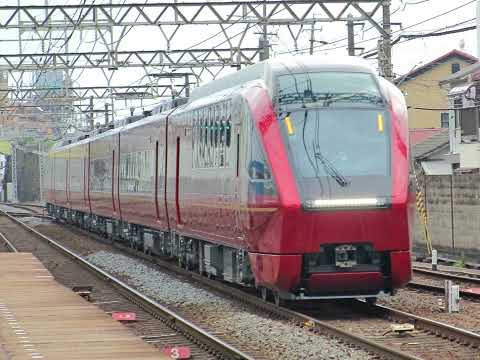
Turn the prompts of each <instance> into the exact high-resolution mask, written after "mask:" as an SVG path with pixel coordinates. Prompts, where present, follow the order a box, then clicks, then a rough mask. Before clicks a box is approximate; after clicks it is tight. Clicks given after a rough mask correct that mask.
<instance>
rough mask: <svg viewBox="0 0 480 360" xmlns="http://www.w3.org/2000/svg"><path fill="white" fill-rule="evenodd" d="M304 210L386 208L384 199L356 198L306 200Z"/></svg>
mask: <svg viewBox="0 0 480 360" xmlns="http://www.w3.org/2000/svg"><path fill="white" fill-rule="evenodd" d="M303 206H304V208H305V209H309V210H315V209H336V208H340V209H345V208H347V209H349V208H378V207H385V206H387V200H386V199H385V198H358V199H318V200H307V201H305V202H304V204H303Z"/></svg>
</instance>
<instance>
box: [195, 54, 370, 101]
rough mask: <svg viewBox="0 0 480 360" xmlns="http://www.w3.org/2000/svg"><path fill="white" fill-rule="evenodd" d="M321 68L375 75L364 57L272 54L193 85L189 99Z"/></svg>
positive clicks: (269, 81) (268, 82)
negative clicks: (259, 60)
mask: <svg viewBox="0 0 480 360" xmlns="http://www.w3.org/2000/svg"><path fill="white" fill-rule="evenodd" d="M322 70H323V71H325V70H327V71H335V70H339V71H351V72H367V73H371V74H374V75H375V71H374V69H373V68H372V67H371V66H370V64H369V63H368V62H367V61H366V60H364V59H362V58H358V57H354V56H319V55H308V56H305V55H304V56H288V57H276V58H273V59H268V60H265V61H262V62H259V63H257V64H254V65H251V66H248V67H246V68H244V69H242V70H239V71H237V72H234V73H232V74H229V75H226V76H224V77H222V78H220V79H217V80H214V81H211V82H209V83H207V84H205V85H202V86H200V87H198V88H196V89H194V90H193V91H192V95H191V97H190V101H194V100H197V99H200V98H202V97H207V96H210V95H212V94H214V93H217V92H220V91H222V90H225V89H228V88H233V87H235V86H238V85H240V84H244V83H247V82H250V81H253V80H264V81H265V83H266V84H267V86H268V85H269V84H270V83H271V82H272V78H273V77H274V76H276V75H281V74H288V73H290V72H314V71H322Z"/></svg>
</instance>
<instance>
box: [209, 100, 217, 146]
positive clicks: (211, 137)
mask: <svg viewBox="0 0 480 360" xmlns="http://www.w3.org/2000/svg"><path fill="white" fill-rule="evenodd" d="M215 115H216V111H215V107H213V106H212V113H211V116H210V129H209V130H210V147H213V126H214V125H213V124H214V121H215Z"/></svg>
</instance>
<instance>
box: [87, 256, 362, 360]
mask: <svg viewBox="0 0 480 360" xmlns="http://www.w3.org/2000/svg"><path fill="white" fill-rule="evenodd" d="M86 258H87V260H88V261H90V262H92V263H94V264H96V265H98V266H100V267H102V268H104V269H105V270H107V271H109V272H111V273H114V274H115V275H119V276H121V277H122V278H124V279H126V281H127V282H128V283H129V284H130V285H132V286H134V287H136V288H137V289H139V290H140V291H141V292H143V293H145V294H147V295H148V296H150V297H152V298H153V299H155V300H157V301H159V302H160V303H162V304H164V305H167V306H169V307H172V308H175V309H176V310H177V311H180V312H181V313H183V314H184V315H186V316H187V317H188V318H189V319H192V317H194V320H195V321H196V322H200V323H202V324H203V323H206V324H208V326H209V327H210V328H213V329H215V332H216V333H225V334H228V336H231V337H233V338H236V339H238V340H240V341H242V342H243V343H248V344H249V345H250V347H251V348H252V349H256V350H258V351H261V352H262V353H264V354H265V355H267V356H268V357H270V358H271V359H319V360H322V359H329V360H333V359H339V360H340V359H342V360H343V359H369V358H371V356H370V355H369V354H368V353H366V352H364V351H362V350H356V349H352V348H350V347H348V346H346V345H344V344H341V343H340V342H338V341H336V340H333V339H329V338H326V337H323V336H319V335H316V334H313V333H311V332H309V331H308V330H305V329H303V328H300V327H298V326H295V325H294V324H290V323H288V322H286V321H282V320H272V319H269V318H267V317H263V316H261V315H259V314H255V313H254V311H252V310H248V309H247V308H246V307H245V306H243V305H239V304H236V303H235V302H233V301H230V300H228V299H225V298H222V297H221V296H217V295H215V294H212V293H210V292H208V291H206V290H204V289H201V288H197V287H195V286H193V285H191V284H189V283H187V282H185V281H182V280H181V279H179V278H177V277H174V276H172V275H169V274H165V273H162V272H160V271H159V270H157V269H154V268H152V267H150V266H148V265H146V264H145V263H143V262H142V261H141V260H137V259H134V258H130V257H128V256H124V255H121V254H115V253H110V252H107V251H99V252H97V253H94V254H91V255H89V256H87V257H86Z"/></svg>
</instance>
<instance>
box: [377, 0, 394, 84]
mask: <svg viewBox="0 0 480 360" xmlns="http://www.w3.org/2000/svg"><path fill="white" fill-rule="evenodd" d="M382 9H383V30H384V31H385V33H384V34H383V38H382V46H381V54H379V55H380V56H379V60H380V59H382V58H383V59H382V60H383V61H382V62H381V64H380V68H381V69H382V73H383V76H384V77H385V78H386V79H387V80H389V81H392V80H393V67H392V24H391V23H390V0H385V1H384V2H383V4H382Z"/></svg>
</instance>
